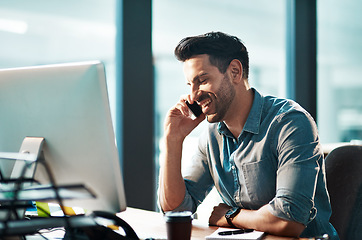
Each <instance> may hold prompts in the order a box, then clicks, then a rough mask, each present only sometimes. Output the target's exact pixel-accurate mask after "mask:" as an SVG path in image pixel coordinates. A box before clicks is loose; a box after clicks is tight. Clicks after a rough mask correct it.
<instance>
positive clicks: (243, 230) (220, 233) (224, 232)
mask: <svg viewBox="0 0 362 240" xmlns="http://www.w3.org/2000/svg"><path fill="white" fill-rule="evenodd" d="M252 231H254V229H239V230H231V231H223V232H219V235H235V234H243V233H248V232H252Z"/></svg>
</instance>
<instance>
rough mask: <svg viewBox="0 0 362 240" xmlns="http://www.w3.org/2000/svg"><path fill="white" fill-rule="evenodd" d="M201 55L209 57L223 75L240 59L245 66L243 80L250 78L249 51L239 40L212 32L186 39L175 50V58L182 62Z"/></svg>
mask: <svg viewBox="0 0 362 240" xmlns="http://www.w3.org/2000/svg"><path fill="white" fill-rule="evenodd" d="M200 54H207V55H209V57H210V63H211V64H213V65H214V66H216V67H217V68H218V69H219V71H220V72H221V73H225V72H226V69H227V68H228V66H229V64H230V62H231V61H232V60H233V59H238V60H239V61H240V62H241V64H242V65H243V78H248V75H249V56H248V51H247V49H246V47H245V46H244V44H243V43H242V42H241V40H240V39H239V38H237V37H235V36H230V35H228V34H225V33H222V32H210V33H205V34H203V35H198V36H193V37H186V38H184V39H182V40H181V41H180V42H179V44H178V45H177V46H176V48H175V56H176V58H177V59H178V60H179V61H182V62H184V61H186V60H188V59H190V58H192V57H193V56H195V55H200Z"/></svg>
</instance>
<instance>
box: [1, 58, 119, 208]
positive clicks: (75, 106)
mask: <svg viewBox="0 0 362 240" xmlns="http://www.w3.org/2000/svg"><path fill="white" fill-rule="evenodd" d="M25 137H43V138H44V139H45V143H44V144H43V153H44V158H45V161H46V162H47V164H48V165H49V166H50V168H51V170H52V172H53V174H54V178H55V180H56V182H57V184H79V183H81V184H85V185H86V186H87V187H89V188H90V189H91V190H92V191H93V192H94V193H95V195H96V196H97V197H96V199H81V200H69V201H65V202H64V205H65V206H71V207H73V206H77V207H82V208H84V209H86V210H88V211H94V210H103V211H111V212H119V211H123V210H125V208H126V201H125V196H124V187H123V180H122V175H121V169H120V162H119V157H118V151H117V148H116V142H115V137H114V131H113V125H112V118H111V113H110V107H109V99H108V92H107V84H106V78H105V70H104V65H103V64H102V63H101V62H98V61H92V62H81V63H69V64H54V65H43V66H35V67H25V68H13V69H3V70H0V152H18V151H19V149H20V146H21V145H22V142H23V140H24V138H25ZM13 165H14V164H13V162H12V161H1V162H0V169H1V171H2V172H3V173H5V174H11V171H12V168H13ZM45 173H46V172H45V171H44V170H41V169H40V166H39V165H38V167H37V168H36V170H35V179H37V180H39V181H41V182H47V180H48V177H47V175H46V174H45Z"/></svg>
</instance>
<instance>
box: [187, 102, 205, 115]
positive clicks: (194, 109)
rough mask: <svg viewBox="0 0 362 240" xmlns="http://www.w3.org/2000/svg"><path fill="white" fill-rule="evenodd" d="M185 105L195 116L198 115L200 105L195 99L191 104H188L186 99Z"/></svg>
mask: <svg viewBox="0 0 362 240" xmlns="http://www.w3.org/2000/svg"><path fill="white" fill-rule="evenodd" d="M186 105H187V106H188V107H189V108H190V110H191V112H192V113H193V114H194V115H195V117H199V116H200V115H201V113H202V110H201V106H200V105H199V104H198V103H197V102H196V101H195V102H194V103H193V104H190V103H189V102H188V101H186Z"/></svg>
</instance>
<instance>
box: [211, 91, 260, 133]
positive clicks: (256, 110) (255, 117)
mask: <svg viewBox="0 0 362 240" xmlns="http://www.w3.org/2000/svg"><path fill="white" fill-rule="evenodd" d="M252 90H253V91H254V101H253V105H252V106H251V109H250V112H249V116H248V118H247V120H246V123H245V125H244V128H243V131H247V132H250V133H254V134H258V133H259V129H260V121H261V114H262V110H263V104H264V98H263V96H262V95H261V94H260V93H259V92H258V91H257V90H256V89H255V88H252ZM218 131H219V133H220V134H226V135H228V133H229V132H230V131H229V129H228V128H227V127H226V125H225V123H224V122H219V124H218Z"/></svg>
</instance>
